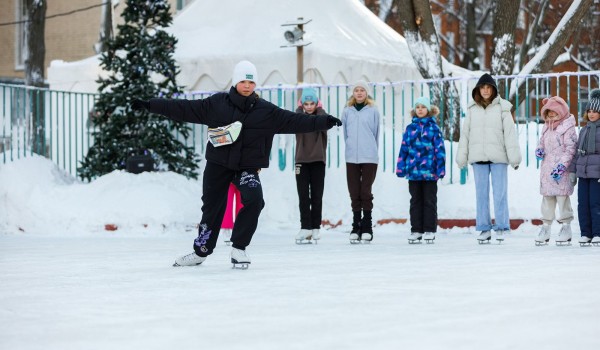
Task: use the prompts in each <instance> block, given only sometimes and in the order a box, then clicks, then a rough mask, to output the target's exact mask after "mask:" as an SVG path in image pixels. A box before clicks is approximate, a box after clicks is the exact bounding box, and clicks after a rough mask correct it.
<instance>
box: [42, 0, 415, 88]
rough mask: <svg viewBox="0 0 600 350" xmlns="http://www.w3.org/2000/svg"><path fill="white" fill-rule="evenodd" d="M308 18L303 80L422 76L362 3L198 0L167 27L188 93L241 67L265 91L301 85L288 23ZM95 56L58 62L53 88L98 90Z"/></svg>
mask: <svg viewBox="0 0 600 350" xmlns="http://www.w3.org/2000/svg"><path fill="white" fill-rule="evenodd" d="M298 17H303V18H304V19H305V20H308V19H311V22H310V23H308V24H306V25H305V26H304V30H305V32H306V33H305V35H304V41H305V42H310V43H311V44H310V45H308V46H305V47H304V82H305V83H315V84H336V83H341V84H344V83H352V82H353V81H356V80H358V79H364V80H367V81H374V82H384V81H399V80H406V79H411V80H412V79H420V78H421V76H420V74H419V72H418V70H417V68H416V66H415V64H414V62H413V60H412V57H411V55H410V52H409V50H408V46H407V44H406V41H405V40H404V38H403V37H402V36H400V35H399V34H398V33H396V32H395V31H394V30H393V29H391V28H390V27H389V26H387V25H386V24H385V23H383V22H382V21H381V20H380V19H379V18H378V17H377V16H375V15H374V14H373V13H372V12H371V11H370V10H369V9H367V8H366V7H365V6H364V5H363V4H362V3H360V2H359V1H358V0H327V1H322V0H321V1H319V0H304V1H281V0H275V1H267V0H244V1H239V0H218V1H214V0H198V1H194V2H193V3H192V4H190V5H188V7H186V8H185V9H184V10H183V11H182V12H181V13H179V14H178V15H177V16H176V17H175V18H174V23H173V25H172V26H171V27H170V28H168V31H169V32H170V33H172V34H173V35H174V36H175V37H176V38H177V39H178V40H179V42H178V44H177V49H176V52H175V55H174V56H175V59H176V60H177V62H178V64H179V66H180V68H181V74H180V75H179V76H178V83H179V84H181V85H183V86H184V87H185V89H186V90H194V91H197V90H226V89H228V88H229V86H230V84H231V71H232V69H233V66H234V65H235V63H236V62H238V61H240V60H242V59H247V60H249V61H251V62H253V63H254V64H255V65H256V67H257V69H258V76H259V79H258V80H259V83H258V85H259V86H268V85H276V84H280V83H282V84H296V83H297V79H296V49H295V48H293V47H286V48H282V47H281V46H282V45H286V44H287V42H286V41H285V39H284V37H283V33H284V31H285V30H288V29H290V28H292V27H283V26H281V25H282V24H284V23H286V22H289V21H293V20H296V19H297V18H298ZM100 73H101V71H100V68H99V67H98V59H97V57H93V58H89V59H86V60H82V61H79V62H72V63H66V62H62V61H53V62H52V63H51V65H50V67H49V70H48V81H49V84H50V88H51V89H57V90H67V91H85V92H94V91H96V87H97V85H96V83H95V82H94V80H95V79H96V77H97V76H98V74H100Z"/></svg>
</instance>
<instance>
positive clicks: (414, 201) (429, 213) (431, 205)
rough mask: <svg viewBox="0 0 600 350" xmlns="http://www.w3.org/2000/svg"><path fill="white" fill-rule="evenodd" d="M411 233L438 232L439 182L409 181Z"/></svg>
mask: <svg viewBox="0 0 600 350" xmlns="http://www.w3.org/2000/svg"><path fill="white" fill-rule="evenodd" d="M408 191H409V192H410V196H411V197H410V226H411V228H410V231H411V232H420V233H424V232H436V231H437V181H412V180H410V181H408Z"/></svg>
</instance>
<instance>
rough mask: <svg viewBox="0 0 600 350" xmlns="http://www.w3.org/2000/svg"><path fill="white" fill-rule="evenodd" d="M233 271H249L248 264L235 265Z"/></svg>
mask: <svg viewBox="0 0 600 350" xmlns="http://www.w3.org/2000/svg"><path fill="white" fill-rule="evenodd" d="M231 269H233V270H248V264H247V263H243V264H233V266H232V267H231Z"/></svg>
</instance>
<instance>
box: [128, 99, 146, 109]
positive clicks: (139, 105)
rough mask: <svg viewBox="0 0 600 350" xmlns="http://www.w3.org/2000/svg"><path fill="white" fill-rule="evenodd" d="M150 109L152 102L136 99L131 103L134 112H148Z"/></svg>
mask: <svg viewBox="0 0 600 350" xmlns="http://www.w3.org/2000/svg"><path fill="white" fill-rule="evenodd" d="M149 108H150V101H144V100H140V99H137V98H136V99H134V100H133V102H131V109H133V110H134V111H141V110H148V109H149Z"/></svg>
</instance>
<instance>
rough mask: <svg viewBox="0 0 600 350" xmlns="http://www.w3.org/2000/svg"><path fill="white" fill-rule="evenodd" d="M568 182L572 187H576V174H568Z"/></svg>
mask: <svg viewBox="0 0 600 350" xmlns="http://www.w3.org/2000/svg"><path fill="white" fill-rule="evenodd" d="M569 182H570V183H571V185H572V186H573V187H575V185H577V174H575V173H569Z"/></svg>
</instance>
